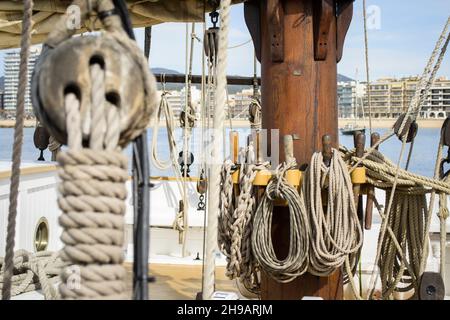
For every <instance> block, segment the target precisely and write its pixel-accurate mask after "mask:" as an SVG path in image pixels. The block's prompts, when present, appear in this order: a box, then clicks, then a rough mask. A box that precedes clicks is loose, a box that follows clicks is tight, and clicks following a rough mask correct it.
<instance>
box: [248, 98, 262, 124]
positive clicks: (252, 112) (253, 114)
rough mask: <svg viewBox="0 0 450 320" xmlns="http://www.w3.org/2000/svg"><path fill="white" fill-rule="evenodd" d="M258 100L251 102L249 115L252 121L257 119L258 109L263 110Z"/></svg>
mask: <svg viewBox="0 0 450 320" xmlns="http://www.w3.org/2000/svg"><path fill="white" fill-rule="evenodd" d="M258 102H259V101H258ZM258 102H255V101H252V103H250V106H249V107H248V115H249V120H250V121H251V122H254V121H255V117H256V114H257V112H258V110H261V104H260V103H258Z"/></svg>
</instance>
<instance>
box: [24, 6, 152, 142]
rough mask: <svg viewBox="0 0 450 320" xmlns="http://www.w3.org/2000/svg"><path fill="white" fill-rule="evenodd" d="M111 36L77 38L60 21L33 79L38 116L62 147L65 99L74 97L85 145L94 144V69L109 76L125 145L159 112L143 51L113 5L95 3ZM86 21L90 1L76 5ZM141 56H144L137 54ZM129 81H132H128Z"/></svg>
mask: <svg viewBox="0 0 450 320" xmlns="http://www.w3.org/2000/svg"><path fill="white" fill-rule="evenodd" d="M90 3H92V4H95V5H97V4H98V6H96V7H94V8H93V9H95V10H97V11H98V17H99V18H100V19H101V21H102V23H103V26H104V28H105V31H106V32H103V33H101V35H98V36H97V35H96V36H81V37H72V35H73V34H74V32H75V30H72V29H70V28H67V26H68V25H69V24H66V21H65V20H61V21H60V22H59V24H58V25H57V26H56V27H55V30H54V31H53V32H52V33H50V35H49V37H48V39H47V40H46V41H45V43H44V46H43V51H42V54H41V56H40V58H39V60H38V62H37V64H36V67H35V71H34V74H33V78H32V86H31V96H32V102H33V107H34V110H35V113H36V115H37V117H38V118H39V119H40V121H41V122H42V123H43V124H44V126H45V127H46V128H47V129H48V130H49V131H50V134H51V135H52V136H54V137H55V138H56V139H57V140H58V141H59V142H61V143H67V130H66V122H65V119H66V116H67V114H66V112H65V110H64V107H63V106H64V97H65V95H66V94H67V93H73V94H75V96H76V97H77V99H79V101H80V113H81V122H82V133H83V144H84V145H87V144H88V142H89V136H88V135H89V133H88V131H89V128H90V126H91V124H90V120H89V115H90V113H91V109H92V108H94V107H95V106H92V105H91V104H92V101H91V93H90V92H91V89H92V81H91V77H90V66H91V65H93V64H99V65H100V66H101V68H102V69H103V70H104V71H105V78H104V86H105V99H106V100H107V101H108V102H109V103H111V104H112V105H115V106H116V107H117V108H118V112H119V116H120V128H121V133H120V142H119V144H120V146H122V147H123V146H124V145H126V144H127V143H128V142H129V141H131V140H132V139H134V138H135V137H136V136H138V134H139V133H140V132H141V131H142V129H144V128H145V127H146V126H147V124H148V122H149V120H150V118H151V117H152V116H153V112H154V110H155V109H156V103H157V101H158V99H157V98H156V96H155V95H156V90H149V89H148V88H156V82H155V79H154V77H153V76H152V75H151V74H150V72H149V70H148V63H147V60H146V59H145V57H144V55H143V54H141V52H140V50H139V47H138V46H137V44H135V43H134V42H133V41H131V40H129V39H128V37H127V35H126V34H125V32H124V30H123V28H122V23H121V20H120V18H119V17H118V16H117V14H115V8H114V5H113V4H112V3H111V1H93V2H92V1H91V2H90ZM74 4H75V5H78V6H79V7H80V9H81V14H82V18H84V19H86V18H87V17H88V15H89V14H90V12H89V11H88V9H89V8H88V7H87V2H86V1H81V0H78V1H74ZM138 53H139V54H138ZM123 79H127V81H123Z"/></svg>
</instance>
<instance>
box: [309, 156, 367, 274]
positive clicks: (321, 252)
mask: <svg viewBox="0 0 450 320" xmlns="http://www.w3.org/2000/svg"><path fill="white" fill-rule="evenodd" d="M324 188H327V194H326V200H325V203H324V200H323V198H322V196H323V194H322V191H323V189H324ZM302 192H303V193H304V196H305V199H306V200H305V202H306V208H307V212H308V217H309V221H310V222H311V223H310V228H311V246H310V263H309V268H308V271H309V272H310V273H312V274H314V275H317V276H327V275H330V274H331V273H332V272H334V271H335V270H336V268H339V267H341V266H343V265H344V263H345V260H346V259H347V258H348V259H349V261H350V267H351V270H353V268H354V265H355V264H356V263H357V262H358V258H359V257H358V251H359V249H360V247H361V245H362V239H363V234H362V229H361V225H360V222H359V220H358V215H357V212H356V207H355V202H354V197H353V190H352V182H351V178H350V175H349V173H348V170H347V167H346V164H345V162H344V161H343V160H342V158H341V157H340V155H339V152H338V151H337V150H336V149H332V158H331V162H330V166H329V167H327V166H326V165H325V164H324V163H323V156H322V153H320V152H316V153H314V154H313V156H312V159H311V164H310V166H309V168H308V171H307V173H306V179H305V181H304V183H303V189H302ZM325 206H326V211H324V207H325ZM347 272H348V270H347ZM349 276H351V275H349Z"/></svg>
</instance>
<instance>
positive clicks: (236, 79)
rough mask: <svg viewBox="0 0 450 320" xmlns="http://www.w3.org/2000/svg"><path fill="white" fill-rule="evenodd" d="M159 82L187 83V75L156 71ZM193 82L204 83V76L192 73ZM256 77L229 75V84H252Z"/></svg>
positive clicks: (259, 79) (257, 79)
mask: <svg viewBox="0 0 450 320" xmlns="http://www.w3.org/2000/svg"><path fill="white" fill-rule="evenodd" d="M154 76H155V78H156V81H157V82H162V79H164V80H165V82H166V83H185V82H186V75H184V74H181V73H180V74H162V73H155V74H154ZM190 81H191V83H193V84H200V83H202V76H200V75H192V76H191V79H190ZM253 81H254V79H253V77H240V76H227V84H228V85H248V86H252V85H253V84H254V83H253ZM256 81H258V85H261V78H256Z"/></svg>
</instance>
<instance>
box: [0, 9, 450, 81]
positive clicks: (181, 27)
mask: <svg viewBox="0 0 450 320" xmlns="http://www.w3.org/2000/svg"><path fill="white" fill-rule="evenodd" d="M367 8H368V18H369V27H370V28H369V30H368V38H369V69H370V73H369V74H370V78H371V80H375V79H379V78H382V77H402V76H409V75H419V74H421V73H422V71H423V68H424V67H425V64H426V62H427V60H428V58H429V56H430V54H431V52H432V50H433V47H434V45H435V42H436V40H437V39H438V36H439V34H440V33H441V31H442V28H443V26H444V24H445V22H446V19H447V18H448V15H449V14H450V1H449V0H427V1H423V0H368V1H367ZM369 9H370V10H369ZM362 12H363V11H362V0H356V1H355V9H354V16H353V21H352V24H351V25H350V29H349V31H348V34H347V38H346V42H345V47H344V56H343V58H342V60H341V62H340V63H339V65H338V72H339V73H341V74H343V75H345V76H348V77H350V78H353V79H357V80H364V79H365V77H366V75H365V62H364V32H363V18H362V16H363V15H362ZM188 27H189V33H190V27H191V26H190V24H189V25H188ZM202 29H203V24H201V23H197V24H196V30H195V31H196V34H197V35H198V36H199V37H201V35H202V34H203V30H202ZM135 32H136V36H137V40H138V42H139V43H140V44H142V43H143V35H144V31H143V29H136V30H135ZM249 39H250V34H249V33H248V31H247V28H246V26H245V22H244V18H243V8H242V5H236V6H233V7H232V10H231V29H230V35H229V46H230V47H233V46H236V45H239V44H243V43H246V42H247V41H248V40H249ZM201 50H202V48H201V44H200V43H199V42H197V43H196V45H195V48H194V65H193V72H194V73H196V74H200V73H201V55H200V52H201ZM449 51H450V49H449ZM3 55H4V53H3V52H1V51H0V66H3V63H2V62H3ZM448 55H450V53H449V54H447V57H446V58H445V59H444V62H443V64H442V66H441V70H440V73H439V75H444V76H447V77H450V57H448ZM150 57H151V61H150V64H151V67H164V68H168V69H173V70H176V71H179V72H184V71H185V68H186V24H185V23H166V24H161V25H157V26H154V27H153V31H152V49H151V53H150ZM228 74H232V75H242V76H249V75H252V74H253V45H252V43H251V42H248V43H247V44H245V45H243V46H240V47H238V48H233V49H229V55H228ZM0 75H3V68H2V67H0Z"/></svg>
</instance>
